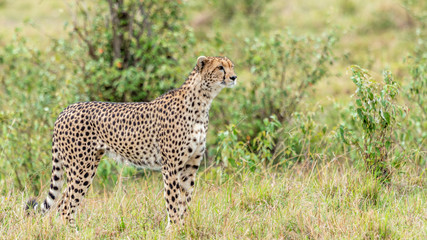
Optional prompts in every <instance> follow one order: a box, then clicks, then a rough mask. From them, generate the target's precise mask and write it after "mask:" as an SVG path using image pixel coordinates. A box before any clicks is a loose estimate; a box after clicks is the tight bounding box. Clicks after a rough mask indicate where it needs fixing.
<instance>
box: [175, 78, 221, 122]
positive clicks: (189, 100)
mask: <svg viewBox="0 0 427 240" xmlns="http://www.w3.org/2000/svg"><path fill="white" fill-rule="evenodd" d="M181 89H182V90H183V93H184V96H185V99H186V104H187V106H189V105H190V106H192V108H196V109H197V110H199V111H200V112H203V113H206V114H207V113H208V112H209V109H210V107H211V104H212V100H213V99H214V98H215V97H216V96H217V95H218V93H219V92H220V90H221V88H215V87H213V86H211V85H210V84H209V83H206V81H203V79H202V77H201V75H200V74H199V73H197V71H196V70H193V71H192V72H191V73H190V75H189V77H188V79H187V80H186V81H185V83H184V85H183V86H182V88H181Z"/></svg>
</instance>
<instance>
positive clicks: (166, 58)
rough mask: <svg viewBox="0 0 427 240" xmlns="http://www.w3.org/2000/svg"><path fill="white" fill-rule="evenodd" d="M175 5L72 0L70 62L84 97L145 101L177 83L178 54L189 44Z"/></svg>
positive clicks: (189, 37) (151, 1)
mask: <svg viewBox="0 0 427 240" xmlns="http://www.w3.org/2000/svg"><path fill="white" fill-rule="evenodd" d="M181 4H182V3H181V2H180V1H166V0H149V1H139V0H131V1H121V0H110V1H108V4H107V3H106V1H96V5H94V6H92V7H90V6H89V7H88V6H84V5H83V3H82V2H79V1H77V4H76V6H75V8H76V19H77V20H76V21H74V22H73V31H72V34H71V37H72V40H76V41H77V44H80V45H82V46H84V47H81V48H80V50H81V54H79V55H75V56H74V57H73V58H72V61H73V62H74V63H75V64H76V66H78V68H77V70H78V71H77V74H78V77H80V78H82V79H83V80H84V84H85V85H86V87H87V91H86V94H87V95H88V96H90V99H92V100H98V101H99V100H101V101H149V100H152V99H154V98H155V97H157V96H159V95H161V94H163V93H164V92H166V91H168V90H170V89H172V88H175V87H176V85H177V83H178V82H179V83H181V82H182V79H183V77H184V76H185V74H186V73H187V72H188V71H189V69H185V70H184V71H182V70H181V63H182V58H183V55H184V54H185V53H186V51H187V50H188V48H189V47H190V45H191V44H192V43H193V40H192V33H191V31H190V30H189V28H188V27H187V26H186V25H185V24H184V21H183V19H184V18H183V13H182V7H181V6H180V5H181Z"/></svg>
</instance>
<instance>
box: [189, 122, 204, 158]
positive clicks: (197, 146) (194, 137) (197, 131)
mask: <svg viewBox="0 0 427 240" xmlns="http://www.w3.org/2000/svg"><path fill="white" fill-rule="evenodd" d="M206 129H207V128H206V124H203V123H196V124H194V126H193V128H192V130H191V135H190V146H189V147H190V148H191V149H194V150H195V151H194V152H200V151H201V149H202V148H203V147H204V146H205V143H206Z"/></svg>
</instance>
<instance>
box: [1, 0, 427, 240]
mask: <svg viewBox="0 0 427 240" xmlns="http://www.w3.org/2000/svg"><path fill="white" fill-rule="evenodd" d="M188 3H190V4H192V5H194V6H193V8H191V9H190V10H189V22H190V23H191V25H192V27H193V28H194V33H195V35H196V36H207V38H212V37H213V36H215V32H220V33H221V34H222V35H223V36H224V39H233V38H239V37H242V36H244V34H242V33H241V32H240V33H239V31H246V30H247V29H248V28H247V26H246V27H245V26H243V27H241V28H240V27H236V26H238V24H241V21H236V22H237V23H233V22H231V23H230V24H228V23H226V24H221V22H220V21H221V20H218V19H217V18H216V15H215V14H216V13H215V12H214V11H212V9H211V6H210V5H209V4H206V5H205V3H202V4H201V2H200V3H197V2H196V1H188ZM267 9H268V12H267V15H269V17H271V18H269V19H270V21H271V23H270V24H271V29H270V30H272V31H281V30H283V29H285V28H290V29H291V30H292V31H293V32H295V33H296V34H309V33H315V34H320V33H321V32H324V31H325V30H330V29H336V30H337V31H339V32H340V35H342V36H341V38H340V41H339V42H338V44H337V46H336V51H335V52H336V53H337V54H338V56H337V60H336V62H335V63H334V66H333V67H332V68H331V76H329V77H328V78H325V79H324V80H322V81H321V82H319V84H317V85H316V86H315V91H313V94H312V95H311V96H310V99H307V101H306V102H304V103H302V105H304V106H305V105H307V106H310V107H305V108H303V109H309V110H311V109H312V108H313V111H316V109H317V106H318V105H322V106H325V107H326V109H332V110H331V111H328V115H327V116H326V117H325V118H327V122H328V123H330V122H332V123H335V122H334V121H336V119H333V118H337V117H336V116H335V115H333V113H334V111H333V108H332V107H333V105H334V103H335V102H338V103H343V104H346V103H347V102H348V101H349V100H350V95H351V94H352V93H353V92H354V89H355V87H354V85H353V84H352V82H351V80H350V76H349V74H346V72H347V70H348V67H349V66H350V65H352V64H359V65H361V66H363V67H365V68H368V69H370V70H372V72H376V73H380V72H381V71H382V70H383V69H384V68H390V69H391V70H392V71H393V72H394V74H395V76H396V78H397V79H399V81H401V82H403V81H405V80H407V79H406V78H407V74H405V71H407V69H406V66H405V64H403V58H405V57H406V56H407V54H408V52H410V51H411V48H413V46H414V33H413V32H414V29H415V27H414V26H412V25H411V24H414V23H412V22H411V18H410V16H407V14H406V12H405V11H404V10H403V8H402V6H401V5H400V4H399V2H398V1H395V0H384V1H377V2H373V1H369V0H360V1H355V0H325V1H313V0H302V1H297V0H290V1H278V0H273V1H271V3H270V4H269V7H268V8H267ZM70 15H71V14H70V13H69V11H68V7H67V4H66V3H65V1H55V0H42V1H30V0H19V1H11V0H0V24H1V25H2V28H0V47H2V46H4V45H6V42H9V41H11V39H12V35H13V32H14V28H16V27H20V28H22V31H21V32H22V34H23V35H25V36H26V37H28V38H30V39H31V42H30V44H34V45H36V46H38V47H39V48H40V49H43V48H44V47H46V45H48V44H49V42H48V41H46V40H47V37H46V35H45V34H44V33H46V34H47V35H51V36H55V37H58V36H65V34H66V29H64V22H65V21H70V19H71V17H70ZM25 20H31V21H30V22H34V24H35V25H36V26H37V29H38V30H37V29H35V28H31V27H29V26H26V25H25V24H24V21H25ZM233 24H235V25H233ZM229 25H230V26H229ZM200 38H201V39H203V37H200ZM201 42H203V41H201ZM232 52H233V50H232ZM201 54H203V52H200V55H201ZM233 60H234V61H235V62H236V66H238V65H239V64H238V62H239V61H240V59H238V58H233ZM242 61H243V60H242ZM250 77H251V76H250V72H249V71H246V70H245V71H244V70H242V71H241V72H239V79H245V80H247V79H250ZM227 91H228V92H226V93H222V94H232V90H227ZM13 101H18V100H13ZM9 105H10V104H9ZM4 106H5V109H2V110H3V111H6V110H10V109H8V108H10V106H7V104H4ZM313 106H315V107H313ZM57 107H58V108H62V107H65V106H57ZM327 107H329V108H327ZM12 110H14V109H12ZM12 110H11V111H12ZM335 114H338V113H335ZM213 117H216V116H213ZM53 120H54V116H53V117H52V121H53ZM50 126H51V127H52V126H53V123H51V125H50ZM221 130H224V128H222V129H211V131H212V132H211V133H212V134H210V137H215V134H216V133H217V132H218V131H221ZM48 137H50V135H47V134H42V133H39V134H38V136H35V137H34V139H36V140H34V139H33V141H36V142H37V144H34V146H40V145H41V144H40V141H38V140H40V139H46V138H48ZM37 139H38V140H37ZM45 145H46V144H45ZM37 149H40V148H37ZM37 151H38V150H37ZM37 154H39V155H40V154H41V155H40V157H39V158H40V159H48V158H45V157H43V156H44V155H50V153H49V151H44V152H43V151H42V152H41V153H40V151H39V152H37ZM16 155H17V156H19V155H20V153H17V154H16ZM31 157H32V159H33V160H34V161H37V160H40V159H39V158H36V157H34V156H31ZM46 161H48V162H49V160H46ZM325 161H326V160H325ZM327 161H329V162H325V163H321V164H311V163H303V164H299V165H295V166H294V167H293V168H291V169H284V170H281V172H276V171H275V170H270V169H268V170H266V171H265V172H259V173H252V172H238V173H233V174H227V171H225V170H223V169H220V168H212V167H211V168H207V169H206V170H204V171H201V172H200V173H199V176H198V180H197V183H196V191H195V195H194V198H193V201H192V203H191V205H190V212H191V214H190V217H189V218H188V219H187V221H186V225H185V226H184V227H182V228H177V229H173V230H172V231H171V232H168V233H167V232H165V227H166V220H167V217H166V210H165V203H164V200H163V183H162V180H161V176H160V174H159V173H148V174H146V175H144V177H132V178H125V177H119V178H118V181H117V182H115V185H113V187H108V186H109V185H108V184H107V187H104V186H103V183H102V182H100V180H99V178H98V177H99V176H98V177H95V184H94V187H92V188H91V189H90V192H89V194H88V196H87V197H86V199H85V201H84V202H83V203H82V205H81V207H80V209H79V211H78V214H77V224H78V232H76V231H75V229H71V228H69V227H68V226H66V225H64V224H62V223H61V221H60V218H59V217H57V216H56V213H55V212H51V213H50V214H48V215H47V216H44V217H42V216H40V215H33V216H30V217H26V216H25V213H24V211H23V206H24V203H25V202H26V201H27V200H28V198H29V197H31V196H30V192H32V191H33V190H31V189H28V190H26V191H21V190H18V189H16V186H14V185H13V179H12V178H7V179H6V180H4V181H3V183H4V185H2V186H0V192H2V193H6V194H5V195H2V196H0V239H69V238H71V239H95V238H96V239H110V238H120V239H126V238H129V239H138V238H144V239H159V238H164V239H199V238H200V239H427V207H426V206H427V178H426V177H425V175H426V167H425V165H424V166H422V165H417V164H415V163H412V161H411V160H410V159H408V161H407V165H406V166H405V167H403V168H402V169H400V170H401V171H402V173H396V174H395V175H394V176H393V179H392V181H391V184H390V185H381V184H379V183H378V182H376V181H375V180H374V179H372V178H371V177H370V176H369V175H367V174H366V173H365V170H364V169H363V168H361V167H360V168H359V167H358V166H355V165H354V163H347V162H341V160H327ZM46 167H47V168H50V165H49V166H46ZM31 174H34V175H37V174H39V173H31ZM43 179H48V177H45V178H43ZM41 186H42V187H41V188H42V189H43V191H41V192H42V195H41V196H39V198H38V199H39V201H41V200H42V199H43V198H44V197H45V194H46V191H47V186H48V183H46V182H42V183H41Z"/></svg>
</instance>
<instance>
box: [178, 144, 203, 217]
mask: <svg viewBox="0 0 427 240" xmlns="http://www.w3.org/2000/svg"><path fill="white" fill-rule="evenodd" d="M202 155H203V152H202V151H200V152H197V153H196V154H194V155H193V156H192V157H191V159H190V160H189V161H187V162H186V163H185V165H184V167H183V168H182V170H181V171H180V172H179V178H178V180H179V181H178V183H179V186H180V199H179V202H178V203H179V205H180V208H179V210H180V212H179V215H180V217H181V218H184V217H185V216H186V215H187V208H188V204H189V203H190V202H191V198H192V194H193V190H194V184H195V182H196V174H197V170H198V169H199V166H200V162H201V160H202Z"/></svg>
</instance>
